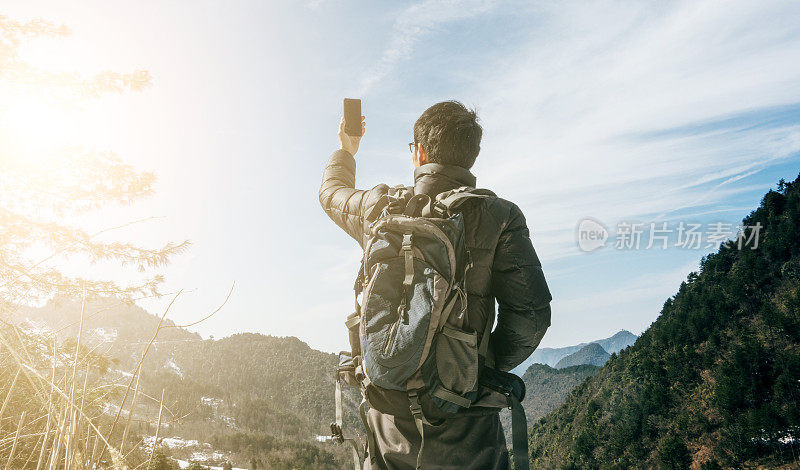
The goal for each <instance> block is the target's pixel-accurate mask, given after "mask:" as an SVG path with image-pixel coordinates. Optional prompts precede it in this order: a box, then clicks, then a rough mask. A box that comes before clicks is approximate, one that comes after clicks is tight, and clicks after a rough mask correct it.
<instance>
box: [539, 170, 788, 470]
mask: <svg viewBox="0 0 800 470" xmlns="http://www.w3.org/2000/svg"><path fill="white" fill-rule="evenodd" d="M742 225H743V226H745V227H748V229H747V232H746V235H747V237H746V238H745V240H747V239H748V238H749V239H750V243H749V244H747V245H744V246H742V247H741V248H740V247H739V246H738V244H737V243H736V242H726V243H724V244H722V245H721V246H720V248H719V250H718V251H717V252H716V253H713V254H710V255H708V256H706V257H704V258H703V260H702V262H701V264H700V269H699V271H698V272H696V273H691V274H690V275H689V276H688V278H687V279H686V281H685V282H683V283H682V284H681V285H680V287H679V288H678V292H677V293H676V294H675V295H674V296H673V297H671V298H669V299H667V300H666V302H665V303H664V306H663V308H662V310H661V313H660V315H659V317H658V318H657V319H656V321H654V322H653V323H652V324H651V325H650V327H649V328H648V329H647V330H646V331H645V332H644V333H643V334H642V336H641V337H640V338H639V339H638V340H637V341H636V343H635V344H634V345H633V346H631V347H629V348H627V349H624V350H622V351H621V352H620V353H619V354H618V355H617V354H612V355H611V358H610V359H609V360H608V362H607V363H606V364H605V366H603V368H602V369H601V370H600V371H599V372H598V373H597V374H596V375H594V376H592V377H590V378H588V379H587V380H586V381H585V382H583V383H582V384H581V385H579V386H578V387H577V388H576V389H575V391H574V392H573V393H572V394H570V395H569V396H568V397H567V399H566V401H565V402H564V404H563V405H561V406H560V407H559V408H558V409H556V410H555V411H553V412H552V413H550V414H548V415H546V416H545V417H543V418H541V419H540V420H539V421H538V422H537V423H534V425H533V426H532V428H531V429H530V450H531V458H532V463H533V466H532V468H689V467H691V468H697V469H718V468H723V467H725V468H756V467H757V468H797V463H798V461H797V443H798V439H800V177H798V179H797V180H795V181H794V182H792V183H786V182H784V181H781V182H780V183H779V185H778V189H777V191H770V192H768V193H767V194H766V195H765V196H764V198H763V200H762V202H761V205H760V206H759V207H758V208H757V209H756V210H755V211H753V212H752V213H751V214H750V215H749V216H747V217H746V218H745V219H744V220H743V223H742ZM754 227H755V228H754ZM756 230H758V231H759V235H758V244H757V245H756V244H755V243H754V240H755V233H756Z"/></svg>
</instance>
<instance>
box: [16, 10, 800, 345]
mask: <svg viewBox="0 0 800 470" xmlns="http://www.w3.org/2000/svg"><path fill="white" fill-rule="evenodd" d="M3 12H4V14H6V15H9V16H12V17H18V18H28V17H44V18H47V19H50V20H53V21H57V22H62V23H64V24H66V25H68V26H69V27H70V28H71V29H72V31H73V33H72V35H71V37H70V38H68V39H66V40H59V41H41V42H37V43H35V44H32V45H31V46H30V47H29V48H28V49H26V50H25V51H23V52H24V53H25V54H27V55H28V56H27V57H29V58H30V60H31V61H33V62H41V63H42V64H44V65H47V66H49V67H53V68H62V69H69V70H73V69H74V70H79V71H81V72H82V73H92V72H95V71H99V70H106V69H114V70H120V71H125V70H130V69H134V68H146V69H149V70H150V71H151V73H152V75H153V78H154V84H153V86H152V87H151V88H150V89H148V90H146V91H144V92H143V93H138V94H130V95H124V96H119V97H116V96H114V97H107V98H104V99H102V100H101V101H99V102H96V103H92V104H91V105H88V106H86V107H85V108H84V109H83V110H82V111H81V112H80V114H79V116H78V117H76V118H75V119H76V120H77V122H85V123H86V125H85V126H83V127H84V128H85V129H86V132H85V133H82V134H81V135H75V136H74V138H75V139H77V138H78V137H80V139H81V143H83V144H86V145H89V146H92V147H94V148H100V149H112V150H114V151H116V152H117V153H118V154H120V155H121V157H122V158H124V159H125V160H127V161H129V162H131V163H133V164H135V165H136V166H137V167H139V168H141V169H144V170H152V171H155V172H156V173H157V175H158V176H159V184H158V187H157V191H158V193H157V194H156V195H155V196H154V197H152V198H151V199H148V200H146V201H142V202H140V203H137V204H135V205H133V206H132V207H129V208H125V210H124V211H120V210H119V209H118V208H116V209H115V210H113V211H109V212H107V213H103V214H100V215H97V216H94V217H88V218H87V219H86V220H85V221H84V223H85V224H87V225H89V226H91V227H97V228H101V227H105V226H107V225H108V224H109V222H114V221H116V220H117V219H119V221H125V220H134V219H137V218H139V217H141V216H150V215H158V216H166V218H164V219H159V220H158V221H156V222H154V223H152V224H147V225H146V226H134V227H131V228H129V229H126V231H125V232H124V233H117V234H115V236H116V237H117V238H123V239H132V240H139V241H142V242H144V243H147V244H157V243H158V242H160V241H165V240H180V239H184V238H189V239H191V240H192V241H193V242H194V246H193V248H192V250H191V252H190V253H189V254H187V255H184V256H181V257H179V258H176V259H175V261H174V262H173V264H172V265H171V266H170V267H169V268H168V269H167V270H166V271H165V274H166V275H167V278H168V282H167V286H166V287H167V289H168V290H171V289H178V288H186V289H187V293H186V294H185V295H184V296H182V298H181V299H180V300H179V302H178V303H177V304H176V306H175V307H173V313H172V314H171V317H172V318H173V319H174V320H175V321H176V322H177V323H186V322H189V321H191V320H195V319H197V318H200V317H202V316H204V315H205V314H206V313H207V312H209V311H211V310H213V309H214V308H216V306H217V304H218V303H219V302H221V300H222V299H223V298H224V297H225V294H226V293H227V290H228V288H229V286H230V285H231V283H232V282H233V281H236V289H235V292H234V294H233V296H232V298H231V300H230V302H229V303H228V304H227V305H226V307H225V308H224V309H223V310H222V311H221V312H220V313H219V314H217V315H216V316H215V317H213V318H212V319H210V320H208V321H207V322H205V323H203V324H201V325H198V326H197V331H199V332H200V333H201V334H203V335H204V336H208V335H214V336H216V337H221V336H224V335H228V334H231V333H234V332H239V331H258V332H263V333H267V334H274V335H280V336H284V335H294V336H298V337H300V338H301V339H303V340H305V341H307V342H308V343H309V344H310V345H311V346H313V347H316V348H320V349H324V350H328V351H335V350H339V349H343V348H345V347H346V345H347V338H346V334H345V330H344V326H343V320H344V317H345V316H346V315H347V314H348V313H349V312H350V309H351V308H352V292H351V290H350V289H351V286H352V280H353V275H354V273H355V271H356V269H357V263H358V255H359V250H358V246H357V245H356V243H355V242H354V241H353V240H350V239H349V238H348V237H347V236H346V235H345V234H344V233H342V232H341V231H340V230H339V229H338V228H337V227H336V226H335V225H333V224H332V223H331V222H330V221H329V220H328V219H327V218H326V216H325V215H324V213H323V212H322V210H321V209H320V208H319V204H318V201H317V189H318V185H319V182H320V177H321V171H322V167H323V165H324V162H325V161H326V159H327V157H328V156H329V154H330V153H331V152H332V151H333V150H335V149H336V131H337V126H338V120H339V116H340V113H341V100H342V98H344V97H360V98H362V100H363V110H364V114H365V115H366V116H367V133H366V136H365V137H364V139H363V142H362V144H361V149H360V151H359V155H358V156H357V161H358V185H359V186H361V187H371V186H373V185H375V184H377V183H380V182H387V183H390V184H399V183H403V184H411V182H412V169H411V162H410V155H409V153H408V150H407V145H406V143H407V142H409V141H410V140H411V132H412V126H413V123H414V121H415V120H416V118H417V117H418V115H419V114H420V113H421V112H422V111H423V110H424V109H425V108H427V107H428V106H429V105H431V104H433V103H435V102H437V101H441V100H444V99H458V100H461V101H463V102H464V103H466V104H468V105H471V106H475V107H476V108H477V111H478V113H479V116H480V118H481V120H482V124H483V126H484V141H483V145H482V151H481V154H480V156H479V158H478V162H477V164H476V166H475V167H474V169H473V171H474V173H475V174H476V175H477V177H478V184H479V186H483V187H487V188H490V189H492V190H494V191H495V192H496V193H497V194H498V195H500V196H501V197H504V198H507V199H510V200H512V201H514V202H516V203H517V204H518V205H519V206H520V207H521V208H522V209H523V211H524V213H525V214H526V216H527V219H528V223H529V226H530V229H531V231H532V233H533V241H534V246H535V247H536V249H537V251H538V253H539V255H540V257H541V259H542V262H543V265H544V269H545V273H546V275H547V278H548V281H549V284H550V287H551V291H552V293H553V297H554V300H553V316H552V326H551V328H550V330H549V331H548V333H547V335H546V336H545V338H544V340H543V341H542V346H564V345H569V344H575V343H578V342H580V341H586V340H591V339H596V338H601V337H606V336H609V335H610V334H612V333H614V332H616V331H618V330H620V329H623V328H625V329H628V330H630V331H632V332H634V333H637V334H638V333H641V332H642V331H643V330H644V329H646V328H647V326H648V325H649V324H650V323H651V322H652V321H653V320H655V318H656V317H657V315H658V313H659V310H660V308H661V306H662V305H663V302H664V301H665V300H666V298H667V297H669V296H670V295H672V294H673V293H674V292H675V291H676V290H677V288H678V285H679V284H680V282H681V281H682V280H683V279H684V278H685V276H686V275H687V274H688V273H689V272H690V271H692V270H695V269H697V266H698V262H699V260H700V258H701V257H702V256H703V255H704V254H706V253H708V252H709V251H710V250H709V249H700V250H688V249H681V248H675V247H673V248H670V249H667V250H660V249H650V250H616V249H614V248H613V247H611V246H609V247H606V248H603V249H600V250H599V251H596V252H594V253H591V254H587V253H584V252H582V251H580V250H579V249H578V247H577V245H576V242H575V233H574V232H575V227H576V225H577V223H578V221H579V220H581V219H582V218H584V217H587V216H589V217H593V218H596V219H598V220H600V221H602V222H603V223H604V224H606V225H607V226H608V227H610V228H613V227H615V226H616V224H617V223H618V222H619V221H640V222H643V223H649V222H651V221H652V222H664V221H666V222H668V223H670V224H677V223H679V222H680V221H687V222H697V223H701V224H709V223H713V222H725V223H731V224H736V223H737V222H738V221H740V220H741V218H742V217H743V216H744V215H746V214H747V213H748V212H749V211H750V210H752V209H753V208H755V207H756V206H757V205H758V203H759V201H760V199H761V196H762V195H763V193H765V192H766V191H767V190H768V189H769V188H770V187H774V185H775V183H776V181H777V180H778V179H780V178H786V179H793V178H794V177H796V176H797V174H798V170H800V165H798V163H800V154H799V153H798V152H800V86H798V83H800V33H798V30H797V27H796V26H797V25H798V24H800V4H798V3H796V2H772V1H766V2H747V1H740V2H720V1H689V2H655V1H654V2H551V1H548V2H490V1H486V2H482V1H423V2H418V3H407V2H391V3H390V2H353V1H341V2H334V1H325V0H318V1H311V2H243V1H237V2H221V1H218V2H210V1H200V2H191V3H190V2H179V1H173V2H155V1H141V2H115V1H111V2H110V1H102V2H101V1H86V2H80V4H78V5H76V4H72V5H66V4H64V2H40V1H25V2H14V1H12V2H5V3H4V6H3ZM82 120H83V121H82ZM119 275H120V276H121V277H123V278H126V276H127V278H130V277H131V276H135V274H131V273H120V274H119ZM142 305H143V306H145V307H146V308H148V309H149V310H151V311H153V312H157V311H159V310H160V309H161V308H163V306H164V305H165V302H164V301H163V300H162V301H149V302H146V303H143V304H142Z"/></svg>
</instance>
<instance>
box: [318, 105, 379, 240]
mask: <svg viewBox="0 0 800 470" xmlns="http://www.w3.org/2000/svg"><path fill="white" fill-rule="evenodd" d="M362 119H363V116H362ZM363 126H364V124H363V123H362V127H363ZM360 140H361V136H350V135H347V134H346V133H345V132H344V120H342V121H341V123H340V124H339V144H340V149H339V150H337V151H335V152H333V155H331V157H330V159H329V160H328V164H327V165H325V171H324V173H323V174H322V185H321V186H320V188H319V203H320V205H322V209H323V210H325V213H326V214H328V217H330V218H331V220H333V221H334V222H335V223H336V225H338V226H339V227H341V228H342V229H343V230H344V231H345V232H347V234H348V235H350V236H351V237H353V238H354V239H355V240H356V241H357V242H358V243H359V245H362V246H363V243H364V228H365V227H364V221H365V217H366V216H367V215H368V214H369V213H370V210H371V209H372V207H374V206H375V204H376V203H377V202H378V200H379V199H380V198H381V196H382V195H384V194H386V193H387V191H388V189H389V187H388V186H387V185H385V184H381V185H378V186H375V187H374V188H372V189H370V190H367V191H365V190H361V189H355V184H356V160H355V158H354V155H355V154H356V152H358V146H359V143H360Z"/></svg>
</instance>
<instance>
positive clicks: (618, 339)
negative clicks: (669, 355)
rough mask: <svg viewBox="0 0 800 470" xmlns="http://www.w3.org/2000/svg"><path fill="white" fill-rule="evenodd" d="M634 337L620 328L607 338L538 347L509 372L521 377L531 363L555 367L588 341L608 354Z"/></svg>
mask: <svg viewBox="0 0 800 470" xmlns="http://www.w3.org/2000/svg"><path fill="white" fill-rule="evenodd" d="M636 338H638V336H636V335H635V334H633V333H631V332H630V331H628V330H620V331H618V332H616V333H614V335H612V336H610V337H608V338H604V339H598V340H595V341H590V342H588V343H580V344H576V345H574V346H566V347H563V348H538V349H537V350H536V351H534V352H533V354H532V355H531V357H529V358H528V359H526V360H525V361H524V362H523V363H522V364H520V365H519V366H517V367H515V368H514V370H512V371H511V372H513V373H515V374H517V375H519V376H520V377H522V376H523V375H524V374H525V371H526V370H528V367H530V365H531V364H547V365H548V366H550V367H555V366H556V364H558V361H560V360H561V359H563V358H564V357H566V356H569V355H570V354H572V353H575V352H577V351H578V350H579V349H581V348H582V347H584V346H586V345H587V344H589V343H597V344H599V345H600V346H602V347H603V349H605V350H606V352H608V353H609V354H611V353H615V352H619V351H621V350H622V349H625V348H627V347H628V346H630V345H632V344H633V343H635V342H636Z"/></svg>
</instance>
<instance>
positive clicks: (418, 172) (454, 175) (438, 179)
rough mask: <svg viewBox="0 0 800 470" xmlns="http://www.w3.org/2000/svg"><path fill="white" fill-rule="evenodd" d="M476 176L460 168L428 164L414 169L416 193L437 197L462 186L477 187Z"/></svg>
mask: <svg viewBox="0 0 800 470" xmlns="http://www.w3.org/2000/svg"><path fill="white" fill-rule="evenodd" d="M476 182H477V179H476V178H475V176H474V175H473V174H472V172H470V171H469V170H467V169H466V168H462V167H460V166H454V165H441V164H439V163H426V164H424V165H421V166H420V167H419V168H415V169H414V193H415V194H428V195H436V194H439V193H441V192H444V191H449V190H451V189H455V188H459V187H461V186H469V187H473V188H474V187H475V183H476Z"/></svg>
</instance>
